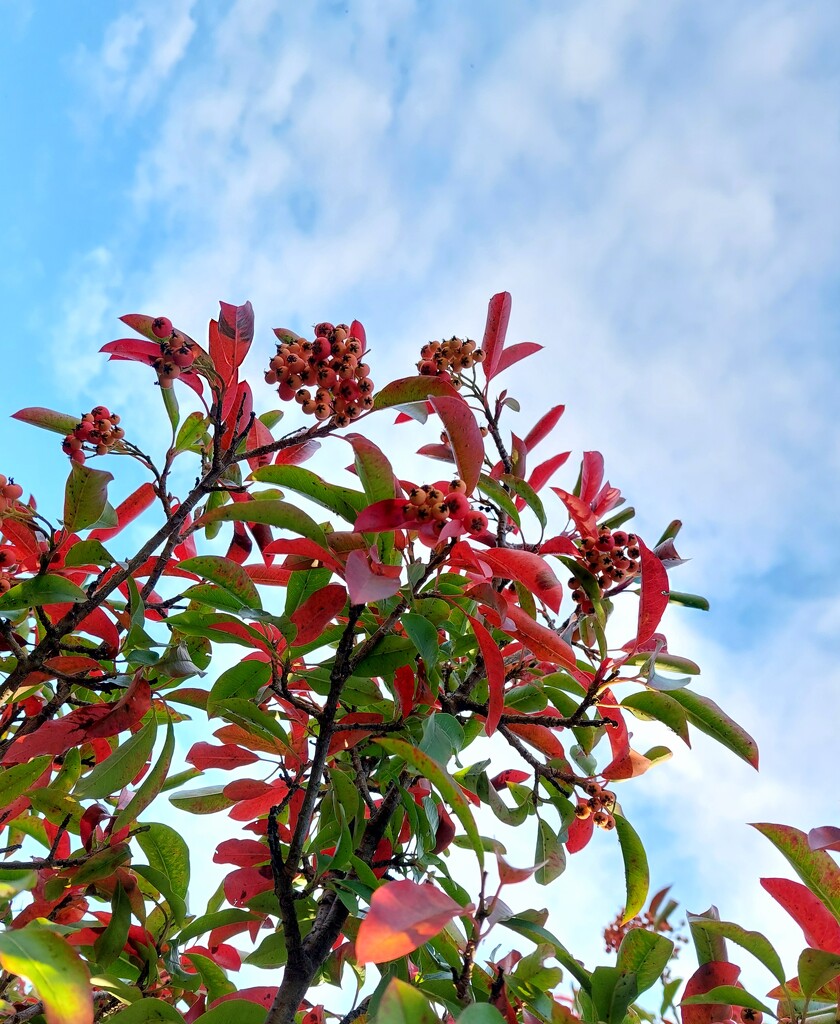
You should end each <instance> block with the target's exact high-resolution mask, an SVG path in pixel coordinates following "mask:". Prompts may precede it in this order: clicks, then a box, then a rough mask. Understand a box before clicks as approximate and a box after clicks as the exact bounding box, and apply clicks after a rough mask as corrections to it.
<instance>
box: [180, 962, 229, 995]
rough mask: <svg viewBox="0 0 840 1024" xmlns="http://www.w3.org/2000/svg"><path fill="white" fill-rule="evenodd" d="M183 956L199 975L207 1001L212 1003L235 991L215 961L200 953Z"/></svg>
mask: <svg viewBox="0 0 840 1024" xmlns="http://www.w3.org/2000/svg"><path fill="white" fill-rule="evenodd" d="M184 956H186V958H187V959H188V960H189V961H190V963H191V964H192V965H193V967H195V969H196V970H197V971H198V973H199V974H200V975H201V980H202V981H203V982H204V986H205V988H206V989H207V1001H208V1002H210V1003H212V1002H213V1001H214V1000H216V999H218V998H219V997H220V996H227V995H230V994H231V993H233V992H235V991H236V986H235V985H234V984H233V982H232V981H230V980H229V978H228V976H227V975H226V974H225V972H224V971H223V970H222V968H221V967H219V965H218V964H217V963H215V961H213V960H211V959H210V958H209V957H206V956H202V954H201V953H185V954H184Z"/></svg>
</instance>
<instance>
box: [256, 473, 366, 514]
mask: <svg viewBox="0 0 840 1024" xmlns="http://www.w3.org/2000/svg"><path fill="white" fill-rule="evenodd" d="M251 476H252V478H253V479H254V480H259V481H260V482H262V483H267V484H273V485H274V486H276V487H285V488H287V489H288V490H291V491H296V492H297V493H298V494H305V495H306V497H307V498H309V499H310V500H312V501H314V502H315V503H316V504H317V505H321V506H322V507H323V508H326V509H329V510H330V512H335V514H336V515H339V516H341V518H342V519H344V520H346V521H347V522H348V523H353V522H355V519H356V516H357V515H358V514H359V512H360V511H361V510H362V509H363V508H364V507H365V505H366V504H367V499H366V497H365V495H364V494H362V492H361V491H354V490H352V489H351V488H349V487H339V486H337V485H336V484H330V483H327V481H326V480H323V479H322V478H321V477H320V476H318V475H317V474H316V473H313V472H312V471H311V470H309V469H303V468H302V467H301V466H289V465H279V466H278V465H273V466H263V467H261V468H260V469H255V470H254V472H253V473H252V474H251Z"/></svg>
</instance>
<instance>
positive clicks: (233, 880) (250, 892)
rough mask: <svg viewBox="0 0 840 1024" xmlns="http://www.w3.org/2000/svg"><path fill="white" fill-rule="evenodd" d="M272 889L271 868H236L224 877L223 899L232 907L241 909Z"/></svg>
mask: <svg viewBox="0 0 840 1024" xmlns="http://www.w3.org/2000/svg"><path fill="white" fill-rule="evenodd" d="M273 888H274V878H273V877H272V873H271V867H270V866H268V865H266V866H265V867H261V868H255V867H249V868H236V870H234V871H231V873H230V874H229V875H227V876H226V877H225V881H224V890H225V899H226V900H227V901H228V903H230V905H231V906H233V907H243V906H245V904H246V903H247V902H248V900H250V899H253V898H254V896H257V895H259V893H261V892H267V891H268V890H269V889H273Z"/></svg>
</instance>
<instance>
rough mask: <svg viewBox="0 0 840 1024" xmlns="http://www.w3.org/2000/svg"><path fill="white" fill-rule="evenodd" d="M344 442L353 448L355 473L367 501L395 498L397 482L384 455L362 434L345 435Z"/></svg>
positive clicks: (397, 491) (397, 492)
mask: <svg viewBox="0 0 840 1024" xmlns="http://www.w3.org/2000/svg"><path fill="white" fill-rule="evenodd" d="M344 440H345V441H348V442H349V443H350V445H351V446H352V448H353V455H354V456H355V465H356V472H357V473H358V475H359V480H361V482H362V487H363V488H364V491H365V494H366V495H367V498H368V501H381V500H382V499H384V498H396V497H397V496H398V494H399V490H398V486H397V480H396V478H395V476H394V470H393V469H392V468H391V463H390V462H389V461H388V459H387V457H386V456H385V453H384V452H383V451H382V450H381V449H380V448H379V447H377V445H375V444H374V443H373V441H370V440H368V438H366V437H364V436H363V435H362V434H345V435H344Z"/></svg>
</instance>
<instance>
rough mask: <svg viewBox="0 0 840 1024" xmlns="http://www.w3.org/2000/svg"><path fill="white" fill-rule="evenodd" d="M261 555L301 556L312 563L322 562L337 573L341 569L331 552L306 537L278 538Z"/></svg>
mask: <svg viewBox="0 0 840 1024" xmlns="http://www.w3.org/2000/svg"><path fill="white" fill-rule="evenodd" d="M263 554H264V555H301V556H302V557H304V558H309V559H312V561H314V562H323V564H324V565H326V566H328V567H329V568H330V569H335V570H336V571H338V572H341V570H342V569H343V566H342V564H341V562H339V561H338V559H337V558H336V557H335V555H334V554H333V553H332V552H331V551H328V550H327V549H326V548H322V547H321V545H320V544H318V543H317V542H316V541H314V540H310V539H309V538H308V537H291V538H286V537H280V538H279V539H278V540H273V541H272V542H271V543H270V544H267V545H266V548H265V550H264V551H263Z"/></svg>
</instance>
